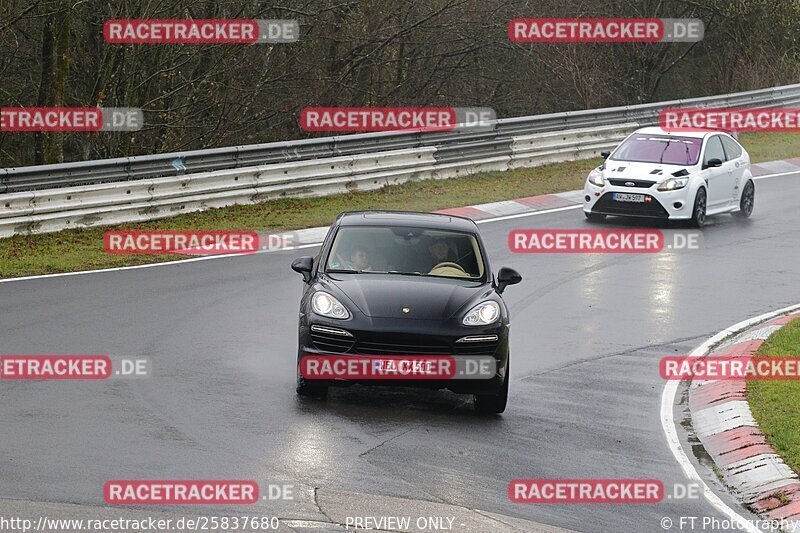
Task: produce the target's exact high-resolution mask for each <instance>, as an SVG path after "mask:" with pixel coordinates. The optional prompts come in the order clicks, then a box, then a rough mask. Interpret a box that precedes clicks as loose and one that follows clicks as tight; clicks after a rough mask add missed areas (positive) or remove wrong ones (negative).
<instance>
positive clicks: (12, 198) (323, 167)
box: [0, 123, 639, 237]
mask: <svg viewBox="0 0 800 533" xmlns="http://www.w3.org/2000/svg"><path fill="white" fill-rule="evenodd" d="M638 126H639V125H638V124H635V123H633V124H618V125H611V126H599V127H593V128H582V129H578V130H561V131H558V132H543V133H536V134H531V135H525V136H519V137H511V138H510V140H508V141H504V142H505V143H506V144H507V146H508V149H507V150H504V153H503V154H501V155H498V154H495V153H492V152H490V151H489V152H469V151H467V152H465V153H464V154H462V155H461V157H460V159H463V158H464V157H466V156H470V155H471V157H472V158H471V159H468V160H453V157H452V153H451V154H449V155H447V156H446V157H440V155H441V154H440V153H439V152H440V149H439V148H437V147H434V146H428V147H422V148H406V149H402V150H390V151H384V152H374V153H366V154H355V155H345V156H342V155H339V156H335V157H324V158H317V159H312V160H306V161H292V162H281V163H271V164H268V165H261V166H250V167H247V168H241V169H226V170H215V171H211V172H197V173H192V174H186V175H184V176H180V177H177V178H176V177H174V176H165V177H160V178H148V179H140V180H132V181H120V182H112V183H101V184H95V185H79V186H75V187H62V188H56V189H46V190H34V191H23V192H16V193H9V194H5V195H2V196H0V237H5V236H10V235H14V234H19V233H42V232H49V231H59V230H61V229H66V228H82V227H93V226H98V225H106V224H118V223H127V222H143V221H148V220H155V219H159V218H165V217H169V216H174V215H177V214H181V213H189V212H192V211H201V210H203V209H208V208H210V207H223V206H227V205H233V204H249V203H255V202H261V201H264V200H269V199H273V198H284V197H288V196H293V197H304V196H325V195H329V194H336V193H344V192H349V191H356V190H370V189H377V188H380V187H383V186H385V185H392V184H397V183H403V182H406V181H410V180H419V179H431V178H434V179H443V178H454V177H461V176H465V175H469V174H474V173H477V172H485V171H492V170H495V171H504V170H509V169H513V168H520V167H532V166H537V165H543V164H546V163H553V162H557V161H567V160H574V159H582V158H587V157H596V156H598V155H599V152H600V151H601V150H605V149H609V148H612V147H613V146H615V145H616V144H617V143H619V141H621V140H622V139H623V138H624V137H625V136H626V135H627V134H628V133H630V132H632V131H633V130H635V129H636V128H637V127H638Z"/></svg>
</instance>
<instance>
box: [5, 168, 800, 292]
mask: <svg viewBox="0 0 800 533" xmlns="http://www.w3.org/2000/svg"><path fill="white" fill-rule="evenodd" d="M797 173H800V170H798V171H795V172H781V173H779V174H765V175H763V176H758V177H755V178H753V179H754V180H757V179H765V178H777V177H780V176H785V175H787V174H797ZM567 192H575V191H567ZM558 194H560V193H558ZM582 207H583V205H582V204H576V205H568V206H566V207H555V208H553V209H544V210H542V211H531V212H530V213H518V214H515V215H505V216H500V217H494V218H485V219H483V220H476V221H475V223H476V224H486V223H489V222H501V221H503V220H511V219H514V218H522V217H533V216H538V215H547V214H550V213H558V212H559V211H568V210H570V209H579V208H582ZM320 244H322V243H321V242H315V243H309V244H301V245H298V246H290V247H287V248H281V249H280V250H258V251H256V252H254V253H252V254H224V255H208V256H203V257H193V258H191V259H178V260H177V261H167V262H163V263H149V264H146V265H131V266H124V267H113V268H101V269H98V270H80V271H78V272H59V273H57V274H39V275H36V276H23V277H19V278H6V279H0V283H11V282H12V281H28V280H33V279H45V278H59V277H65V276H79V275H82V274H99V273H102V272H118V271H120V270H134V269H138V268H153V267H164V266H172V265H182V264H185V263H193V262H195V261H209V260H211V259H225V258H230V257H237V256H239V255H244V256H248V255H256V254H263V253H268V252H283V251H286V250H301V249H303V248H313V247H315V246H319V245H320Z"/></svg>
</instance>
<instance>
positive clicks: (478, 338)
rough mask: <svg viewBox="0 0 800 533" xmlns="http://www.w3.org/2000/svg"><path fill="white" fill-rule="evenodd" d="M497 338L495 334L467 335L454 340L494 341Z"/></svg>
mask: <svg viewBox="0 0 800 533" xmlns="http://www.w3.org/2000/svg"><path fill="white" fill-rule="evenodd" d="M496 340H497V335H469V336H467V337H461V338H460V339H458V340H457V341H456V342H494V341H496Z"/></svg>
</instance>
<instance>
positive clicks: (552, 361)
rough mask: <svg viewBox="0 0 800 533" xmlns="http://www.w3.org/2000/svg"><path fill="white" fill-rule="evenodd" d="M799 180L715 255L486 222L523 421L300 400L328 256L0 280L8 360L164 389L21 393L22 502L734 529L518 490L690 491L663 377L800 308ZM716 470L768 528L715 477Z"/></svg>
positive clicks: (11, 431)
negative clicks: (316, 273)
mask: <svg viewBox="0 0 800 533" xmlns="http://www.w3.org/2000/svg"><path fill="white" fill-rule="evenodd" d="M798 178H800V174H793V175H788V176H785V177H776V178H770V179H763V180H760V181H758V182H757V184H756V189H757V196H756V209H755V213H754V215H753V218H752V219H750V220H749V221H744V222H743V221H739V220H737V219H734V218H733V217H731V216H730V215H722V216H719V217H716V218H712V219H710V224H709V226H707V227H706V228H705V230H704V242H703V248H702V249H701V250H696V251H683V252H673V253H667V252H664V253H658V254H624V255H612V254H610V255H578V254H564V255H523V254H512V253H511V252H509V250H508V247H507V235H508V232H509V231H510V230H512V229H515V228H545V227H550V228H574V227H594V226H591V225H589V224H588V223H586V222H585V221H584V218H583V215H582V213H581V212H580V210H577V209H570V210H565V211H560V212H555V213H549V214H540V215H536V216H525V217H521V218H514V219H510V220H501V221H494V222H488V223H484V224H481V226H480V227H481V231H482V234H483V237H484V240H485V241H486V243H487V246H488V251H489V255H490V260H491V262H492V266H493V268H494V270H495V271H496V270H497V269H498V268H499V267H500V266H511V267H513V268H515V269H517V270H518V271H519V272H520V273H521V274H522V275H523V278H524V281H523V283H522V284H520V285H517V286H513V287H509V288H508V289H507V290H506V301H507V302H508V304H509V307H510V309H511V313H512V322H513V327H512V329H511V333H512V334H511V337H512V340H511V342H512V359H513V364H512V370H511V372H512V382H511V397H510V402H509V408H508V410H507V411H506V413H505V414H504V415H503V416H502V417H480V416H478V415H476V414H475V413H474V412H473V408H472V403H471V399H470V398H468V397H462V396H457V395H454V394H451V393H448V392H429V391H411V392H408V391H396V390H391V389H377V388H370V389H367V388H358V387H353V388H349V389H337V390H334V391H333V392H332V393H331V395H330V397H329V399H328V401H327V402H325V403H320V402H318V401H313V400H301V399H299V398H297V397H296V396H295V393H294V369H295V354H296V321H297V309H298V299H299V296H300V292H301V278H300V276H299V275H297V274H296V273H294V272H292V271H291V270H290V269H289V264H290V262H291V260H292V259H293V258H294V257H298V256H300V255H307V254H309V253H310V252H314V253H315V252H316V249H311V250H300V251H292V252H275V253H262V254H257V255H253V256H244V257H234V258H218V259H214V260H207V261H196V262H189V263H185V264H175V265H169V266H158V267H153V268H142V269H132V270H122V271H115V272H106V273H95V274H86V275H77V276H64V277H52V278H45V279H33V280H27V281H14V282H8V283H0V302H2V309H3V311H2V312H0V353H19V354H35V353H87V354H95V353H104V354H109V355H111V356H113V357H118V356H126V355H127V356H145V357H149V358H150V359H151V361H152V364H153V372H154V376H153V377H150V378H144V379H139V380H105V381H98V382H75V381H72V382H9V381H4V382H0V403H2V410H1V411H0V498H6V499H13V500H19V501H21V502H70V503H76V504H83V505H89V506H102V505H104V502H103V496H102V485H103V483H104V482H105V481H107V480H109V479H215V478H216V479H254V480H256V481H258V483H259V484H260V485H261V486H262V491H263V490H264V487H265V486H266V484H268V483H292V484H294V485H295V487H296V499H295V500H294V501H291V502H275V503H273V502H264V503H261V504H258V505H256V506H250V507H248V508H246V509H240V510H242V511H244V512H247V513H257V514H269V515H277V516H280V517H282V518H287V519H290V518H291V519H308V520H324V516H323V515H322V514H321V512H320V508H319V507H318V506H317V502H315V501H314V500H315V495H314V491H315V489H320V490H324V489H330V490H336V491H339V490H341V491H353V492H357V493H363V494H380V495H386V496H398V497H403V498H410V499H413V500H428V501H435V502H446V503H450V504H454V505H458V506H463V507H466V508H471V509H480V510H484V511H490V512H494V513H499V514H501V515H507V516H511V517H517V518H524V519H528V520H532V521H535V522H539V523H543V524H549V525H554V526H558V527H563V528H568V529H574V530H578V531H661V527H660V520H661V518H662V517H664V516H669V517H672V518H673V519H675V520H678V517H680V516H715V517H720V518H721V517H722V516H721V515H720V514H719V513H718V512H717V511H716V510H714V508H713V507H711V506H710V505H709V504H708V503H707V502H706V501H705V500H695V501H675V500H665V501H663V502H662V503H660V504H657V505H570V506H567V505H559V506H554V505H526V504H514V503H510V502H509V500H508V496H507V486H508V483H509V481H510V480H512V479H514V478H650V479H653V478H654V479H659V480H661V481H662V482H663V483H664V485H665V486H666V488H667V491H668V492H670V490H671V487H672V485H673V484H675V483H682V482H684V481H685V478H684V476H683V473H682V471H681V469H680V467H679V465H678V463H677V462H676V461H675V459H674V457H673V455H672V453H671V451H670V449H669V447H668V446H667V444H666V441H665V438H664V433H663V431H662V428H661V423H660V418H659V408H660V400H661V393H662V389H663V387H664V382H663V380H662V379H661V378H660V377H659V372H658V362H659V359H660V358H661V357H662V356H665V355H676V354H684V353H688V352H689V351H690V350H691V349H693V348H694V347H695V346H697V345H698V344H700V343H701V342H703V341H704V340H705V339H706V338H707V337H709V336H711V335H713V334H715V333H716V332H718V331H720V330H722V329H724V328H726V327H728V326H730V325H731V324H733V323H736V322H739V321H740V320H743V319H745V318H748V317H751V316H754V315H758V314H761V313H764V312H767V311H770V310H773V309H777V308H780V307H783V306H787V305H790V304H793V303H796V302H798V301H800V286H798V279H800V235H798V231H797V229H798V228H799V227H800V209H798V207H797V205H798V200H797V198H798V197H799V196H800V182H799V181H798ZM615 223H619V222H615ZM626 225H628V226H635V224H626ZM607 226H608V225H606V227H607ZM669 231H672V230H669ZM676 418H677V420H680V413H678V414H677V417H676ZM679 434H681V438H682V439H684V442H686V441H685V439H686V432H685V431H684V430H683V429H682V428H680V427H679ZM687 449H691V448H690V447H689V448H687ZM693 460H694V458H693ZM695 462H697V461H695ZM698 470H699V472H700V473H701V475H702V476H703V477H704V479H705V480H706V482H707V483H709V485H711V486H712V488H714V489H715V491H716V492H717V493H718V494H720V495H722V498H723V500H724V501H725V502H726V503H727V504H728V505H730V506H731V507H733V508H734V509H736V510H737V511H738V512H740V513H742V514H743V515H744V516H748V517H752V516H751V515H749V514H747V513H746V511H744V510H743V509H741V508H740V507H739V506H738V505H737V504H736V503H735V502H734V500H733V499H732V498H731V497H729V496H727V495H726V494H725V491H724V489H722V488H721V487H720V486H719V484H718V483H717V482H716V480H715V477H714V475H713V474H712V472H711V470H710V469H709V468H707V467H706V466H704V465H703V464H700V465H699V466H698ZM17 503H18V504H19V503H20V502H17ZM351 503H352V502H351ZM3 505H4V503H3V500H0V508H2V507H3ZM5 505H10V503H9V501H6V502H5ZM27 505H29V510H30V509H32V510H36V508H37V507H36V505H38V504H36V503H30V504H27ZM8 508H10V507H8ZM356 508H357V506H356ZM196 511H197V510H196V509H192V512H196ZM215 512H216V513H217V514H220V513H221V510H220V508H215ZM0 514H1V513H0ZM676 530H677V529H676Z"/></svg>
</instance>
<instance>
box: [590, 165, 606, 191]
mask: <svg viewBox="0 0 800 533" xmlns="http://www.w3.org/2000/svg"><path fill="white" fill-rule="evenodd" d="M588 179H589V183H591V184H592V185H597V186H598V187H604V186H605V184H606V180H605V179H604V178H603V173H602V172H600V171H599V170H597V169H594V170H592V171H591V172H589V178H588Z"/></svg>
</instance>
